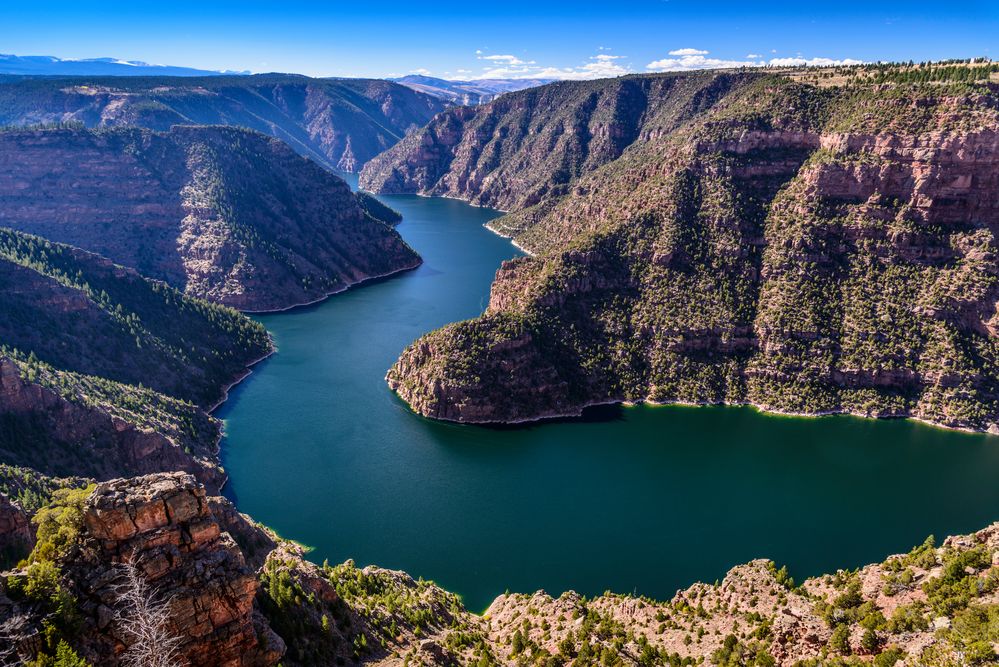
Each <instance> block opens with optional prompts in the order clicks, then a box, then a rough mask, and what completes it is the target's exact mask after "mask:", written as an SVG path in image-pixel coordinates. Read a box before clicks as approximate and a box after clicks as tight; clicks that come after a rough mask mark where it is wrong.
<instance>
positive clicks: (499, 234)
mask: <svg viewBox="0 0 999 667" xmlns="http://www.w3.org/2000/svg"><path fill="white" fill-rule="evenodd" d="M496 219H497V220H499V218H496ZM490 222H492V221H490ZM482 226H483V227H485V228H486V229H488V230H489V231H491V232H492V233H493V234H495V235H496V236H498V237H500V238H501V239H506V240H508V241H509V242H510V245H512V246H513V247H514V248H516V249H517V250H519V251H520V252H522V253H524V254H525V255H527V256H528V257H536V256H537V255H535V254H534V253H533V252H531V251H530V250H528V249H527V248H525V247H524V246H522V245H520V244H519V243H517V242H516V241H514V240H513V237H512V236H508V235H507V234H504V233H503V232H501V231H499V230H498V229H494V228H493V227H490V226H489V222H487V223H485V224H484V225H482Z"/></svg>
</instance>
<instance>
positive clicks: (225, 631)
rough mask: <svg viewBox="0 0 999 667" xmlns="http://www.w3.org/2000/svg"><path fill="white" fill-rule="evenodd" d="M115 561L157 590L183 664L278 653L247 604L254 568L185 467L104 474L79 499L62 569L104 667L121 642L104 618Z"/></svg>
mask: <svg viewBox="0 0 999 667" xmlns="http://www.w3.org/2000/svg"><path fill="white" fill-rule="evenodd" d="M118 565H130V566H134V567H136V568H137V570H138V572H139V573H140V576H141V577H142V578H143V579H144V580H145V581H146V582H147V583H148V585H149V586H150V587H151V588H152V589H154V590H155V591H157V592H159V593H161V594H162V595H163V596H165V597H163V600H165V601H166V604H167V606H168V610H169V613H168V615H169V623H168V626H167V630H168V632H169V634H171V635H172V636H174V637H176V638H178V639H179V644H178V655H179V657H180V659H181V660H182V661H183V663H184V664H189V665H192V667H197V666H199V665H204V666H205V667H208V666H213V667H214V666H222V665H226V666H236V665H247V666H249V665H273V664H276V663H277V661H278V660H279V659H280V657H281V655H282V654H283V652H284V649H285V647H284V643H283V642H282V641H281V639H280V638H278V637H277V635H275V634H274V633H273V632H272V631H270V628H269V627H268V626H267V624H266V622H265V621H264V620H263V619H262V617H260V616H259V615H258V614H257V613H256V611H255V609H254V598H255V596H256V592H257V586H258V584H257V578H256V575H255V574H254V572H253V571H252V570H251V569H250V568H249V567H247V565H246V562H245V560H244V559H243V555H242V553H240V551H239V548H238V547H237V546H236V542H235V541H234V540H233V538H232V537H231V536H230V535H229V534H228V533H225V532H223V531H222V530H221V529H220V527H219V524H218V522H217V521H216V519H215V517H214V516H213V515H212V513H211V511H210V508H209V501H208V498H207V497H206V495H205V490H204V488H202V487H200V486H198V485H197V483H196V482H195V480H194V478H193V477H191V476H190V475H185V474H182V473H173V474H160V475H153V476H148V477H139V478H135V479H131V480H115V481H112V482H106V483H103V484H100V485H98V486H97V488H96V489H95V490H94V492H93V493H92V494H91V496H90V498H89V499H88V500H87V502H86V505H85V507H84V515H83V530H82V531H81V533H80V537H79V549H78V550H77V551H76V552H75V553H74V555H72V556H70V557H69V559H68V560H67V563H66V565H65V566H64V570H65V572H66V576H67V577H68V578H69V579H70V580H71V581H72V582H73V586H74V590H75V594H76V596H77V598H78V600H79V602H78V609H79V612H80V614H81V615H82V616H83V623H84V624H85V626H86V627H87V629H88V630H87V631H85V632H84V633H83V634H82V636H83V638H84V642H83V646H84V652H85V653H86V654H88V655H91V656H94V657H95V658H96V663H97V664H102V665H112V664H117V660H118V658H119V657H120V655H121V654H122V652H123V651H125V650H126V649H127V648H128V642H129V638H128V637H127V636H126V637H122V636H120V628H119V627H117V626H116V623H114V622H113V621H112V620H110V619H112V618H113V614H112V612H113V611H114V610H115V609H116V608H117V607H118V606H119V604H120V598H121V592H120V587H121V586H122V585H123V582H122V581H121V570H120V568H116V567H115V566H118Z"/></svg>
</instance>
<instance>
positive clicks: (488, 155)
mask: <svg viewBox="0 0 999 667" xmlns="http://www.w3.org/2000/svg"><path fill="white" fill-rule="evenodd" d="M751 78H752V77H751V75H748V74H721V75H717V76H714V75H698V74H695V75H656V76H638V77H622V78H619V79H605V80H600V81H581V82H568V81H562V82H558V83H553V84H549V85H547V86H542V87H540V88H532V89H529V90H524V91H519V92H514V93H510V94H508V95H504V96H503V97H502V98H500V99H498V100H496V101H494V102H492V103H490V104H488V105H485V106H482V107H475V108H458V109H451V110H448V111H446V112H444V113H442V114H440V115H439V116H437V117H436V118H434V120H433V121H432V122H431V123H430V124H429V125H427V127H425V128H423V129H421V130H420V131H418V132H414V133H413V134H411V135H410V136H408V137H407V138H406V139H405V140H403V141H402V142H400V143H399V144H398V145H396V146H395V147H394V148H392V149H391V150H389V151H386V152H385V153H384V154H382V155H380V156H378V157H377V158H376V159H374V160H372V161H371V162H370V163H369V164H368V165H366V166H365V168H364V170H363V171H362V172H361V177H360V185H361V187H362V188H364V189H366V190H371V191H375V192H418V193H420V194H426V195H441V196H447V197H457V198H459V199H464V200H466V201H469V202H471V203H473V204H476V205H479V206H490V207H492V208H498V209H502V210H521V209H524V208H527V207H529V206H531V205H533V204H537V203H538V202H540V201H542V200H546V199H550V198H552V197H555V196H558V195H561V194H564V193H566V192H567V188H568V185H569V184H570V183H571V182H573V181H574V180H575V179H577V178H579V177H580V176H581V175H583V174H585V173H587V172H590V171H592V170H594V169H596V168H597V167H600V166H601V165H604V164H607V163H609V162H612V161H614V160H616V159H617V158H619V157H620V156H621V154H622V153H623V152H624V150H625V148H627V147H628V146H630V145H631V144H632V143H634V142H636V141H643V142H647V141H655V140H656V139H658V138H659V137H662V136H665V135H667V134H668V133H669V132H671V131H672V130H674V129H675V128H676V127H678V126H679V125H680V124H681V123H683V122H684V121H686V120H687V119H689V118H691V117H693V116H695V115H696V114H697V113H699V112H700V111H702V110H703V109H705V108H707V107H709V106H710V105H711V104H713V103H714V102H715V101H717V100H718V99H719V98H720V97H722V96H723V95H725V93H727V92H728V91H729V90H730V89H731V88H732V87H736V86H739V85H741V84H744V83H745V82H747V81H749V80H751Z"/></svg>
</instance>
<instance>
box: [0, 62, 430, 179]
mask: <svg viewBox="0 0 999 667" xmlns="http://www.w3.org/2000/svg"><path fill="white" fill-rule="evenodd" d="M443 108H444V102H443V101H441V100H438V99H437V98H435V97H431V96H429V95H424V94H422V93H419V92H416V91H414V90H411V89H409V88H407V87H405V86H402V85H399V84H396V83H392V82H389V81H379V80H374V79H310V78H308V77H304V76H298V75H288V74H262V75H256V76H211V77H168V76H156V77H149V76H146V77H127V78H126V77H95V76H88V77H17V76H0V126H2V125H30V124H38V123H68V122H80V123H83V124H85V125H86V126H88V127H114V126H122V125H136V126H139V127H145V128H149V129H152V130H159V131H166V130H169V129H170V127H171V126H173V125H234V126H239V127H245V128H249V129H252V130H257V131H259V132H263V133H265V134H270V135H272V136H274V137H277V138H279V139H281V140H283V141H285V142H286V143H287V144H288V145H290V146H291V147H292V148H294V149H295V150H296V151H298V152H299V153H301V154H302V155H305V156H307V157H311V158H312V159H314V160H316V161H318V162H320V163H322V164H325V165H326V166H328V167H329V168H331V169H339V170H341V171H349V172H353V171H357V170H359V169H360V168H361V166H362V165H363V164H364V163H365V162H367V161H368V160H370V159H371V158H373V157H374V156H375V155H377V154H378V153H381V152H382V151H384V150H385V149H386V148H389V147H390V146H392V145H394V144H395V143H396V142H398V141H399V140H400V139H402V137H404V136H405V135H406V133H407V132H410V131H411V130H414V129H416V128H418V127H421V126H423V125H425V124H426V123H427V121H429V120H430V119H431V118H432V117H433V116H434V114H436V113H437V112H439V111H441V110H443Z"/></svg>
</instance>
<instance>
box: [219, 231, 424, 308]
mask: <svg viewBox="0 0 999 667" xmlns="http://www.w3.org/2000/svg"><path fill="white" fill-rule="evenodd" d="M404 240H405V239H404ZM417 258H418V260H419V261H417V263H416V264H413V265H412V266H404V267H402V268H400V269H393V270H391V271H386V272H385V273H379V274H377V275H373V276H367V277H364V278H361V279H360V280H355V281H354V282H352V283H347V284H346V285H344V286H343V287H340V288H338V289H335V290H333V291H332V292H327V293H326V294H324V295H322V296H320V297H318V298H316V299H313V300H311V301H303V302H301V303H295V304H292V305H290V306H285V307H283V308H265V309H263V310H244V309H242V308H236V309H235V310H238V311H239V312H241V313H243V314H244V315H274V314H277V313H287V312H288V311H290V310H295V309H296V308H305V307H306V306H314V305H316V304H317V303H322V302H323V301H325V300H326V299H329V298H330V297H331V296H336V295H337V294H343V293H344V292H346V291H347V290H349V289H352V288H355V287H360V286H362V285H364V284H365V283H368V282H373V281H375V280H381V279H382V278H389V277H391V276H394V275H397V274H400V273H405V272H406V271H412V270H414V269H418V268H420V267H421V266H423V258H422V257H420V256H419V255H417ZM230 307H231V306H230Z"/></svg>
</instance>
